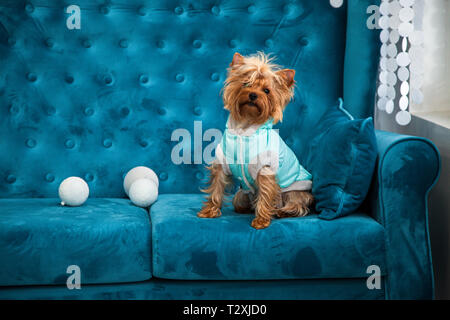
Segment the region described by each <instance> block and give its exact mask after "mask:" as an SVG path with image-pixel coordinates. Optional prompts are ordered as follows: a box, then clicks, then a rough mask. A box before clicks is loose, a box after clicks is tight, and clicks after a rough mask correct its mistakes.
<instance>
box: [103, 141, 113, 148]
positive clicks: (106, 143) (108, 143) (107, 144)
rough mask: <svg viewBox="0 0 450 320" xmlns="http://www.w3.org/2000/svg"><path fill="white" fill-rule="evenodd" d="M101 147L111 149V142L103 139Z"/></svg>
mask: <svg viewBox="0 0 450 320" xmlns="http://www.w3.org/2000/svg"><path fill="white" fill-rule="evenodd" d="M103 146H104V147H105V148H107V149H108V148H111V146H112V141H111V139H104V140H103Z"/></svg>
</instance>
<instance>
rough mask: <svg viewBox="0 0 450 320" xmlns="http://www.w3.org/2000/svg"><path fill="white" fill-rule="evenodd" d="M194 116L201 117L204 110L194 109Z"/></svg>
mask: <svg viewBox="0 0 450 320" xmlns="http://www.w3.org/2000/svg"><path fill="white" fill-rule="evenodd" d="M194 114H195V115H197V116H200V115H201V114H202V108H200V107H194Z"/></svg>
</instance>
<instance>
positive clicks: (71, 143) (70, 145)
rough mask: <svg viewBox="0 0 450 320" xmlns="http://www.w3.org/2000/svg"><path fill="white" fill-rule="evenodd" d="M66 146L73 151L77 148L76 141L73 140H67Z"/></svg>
mask: <svg viewBox="0 0 450 320" xmlns="http://www.w3.org/2000/svg"><path fill="white" fill-rule="evenodd" d="M64 146H65V147H66V148H67V149H73V147H75V141H73V140H72V139H67V140H66V141H65V142H64Z"/></svg>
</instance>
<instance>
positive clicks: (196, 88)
mask: <svg viewBox="0 0 450 320" xmlns="http://www.w3.org/2000/svg"><path fill="white" fill-rule="evenodd" d="M378 4H379V1H378V0H376V1H372V0H346V1H345V2H344V5H343V6H342V7H340V8H333V7H332V6H331V5H330V3H329V1H326V0H323V1H309V0H298V1H291V0H280V1H266V0H248V1H247V0H219V1H212V0H211V1H210V0H206V1H185V0H129V1H126V3H125V2H124V1H120V2H117V1H114V0H113V1H104V0H78V1H77V2H76V5H78V6H79V7H80V9H81V12H80V13H81V29H79V30H78V29H68V28H67V27H66V20H67V19H68V18H69V17H70V15H71V14H67V13H65V9H66V8H67V6H68V4H67V3H63V2H58V1H51V0H40V1H34V0H27V1H24V0H4V1H1V3H0V71H1V72H0V137H1V139H0V153H1V154H2V156H1V157H0V198H4V199H3V200H1V201H0V259H1V263H0V284H2V285H26V284H36V285H39V284H41V285H42V284H62V286H58V287H56V286H55V287H46V286H40V287H34V286H28V287H16V288H13V287H2V288H0V298H31V297H36V298H61V299H63V298H65V299H70V298H73V299H78V298H83V299H90V298H101V299H103V298H104V299H108V298H124V299H133V298H135V299H139V298H142V299H158V298H204V299H220V298H231V299H264V298H271V299H276V298H283V299H287V298H290V299H304V298H316V299H320V298H324V299H334V298H339V299H354V298H368V299H372V298H373V299H376V298H391V299H401V298H430V297H432V292H433V277H432V263H431V252H430V248H429V243H428V225H427V223H428V222H427V203H426V196H427V194H428V191H429V190H430V188H431V186H432V185H433V183H434V182H435V180H436V179H437V175H438V172H439V155H438V153H437V151H436V150H435V148H434V146H433V145H432V144H431V143H430V142H428V141H424V140H420V139H418V138H414V137H405V136H399V135H395V134H386V133H377V142H378V147H379V153H378V156H379V160H378V164H377V169H376V172H375V174H374V179H372V188H371V190H370V192H369V196H368V197H366V203H365V205H363V206H362V207H361V208H364V210H363V209H361V208H360V209H358V210H356V209H355V210H356V212H361V213H355V214H352V215H349V216H346V217H342V218H339V219H335V220H323V219H318V218H317V216H315V215H314V216H309V217H306V218H304V219H297V218H296V219H285V220H276V221H274V223H273V224H272V225H271V226H270V227H269V229H267V230H259V231H257V230H254V229H251V227H250V220H251V216H250V215H237V214H235V213H233V212H231V211H230V209H228V210H225V211H224V215H223V216H222V217H220V218H218V219H214V220H202V219H197V218H195V213H196V210H198V208H199V206H200V200H201V199H200V198H201V196H200V195H196V196H193V195H182V194H189V193H198V190H199V187H201V186H203V185H204V181H205V178H206V172H205V170H204V166H203V165H204V160H205V159H202V157H201V154H202V151H203V150H204V149H206V148H207V147H208V146H210V144H211V145H212V147H214V144H215V143H218V141H219V139H215V137H211V135H209V133H211V131H207V130H208V129H219V130H220V129H223V128H224V126H225V122H226V118H227V115H228V113H227V112H226V111H225V110H223V104H222V101H221V98H220V90H221V88H222V86H223V81H224V79H225V75H226V68H227V67H228V65H229V63H230V62H231V59H232V57H233V54H234V53H235V52H236V51H237V52H240V53H241V54H244V55H247V54H251V53H255V52H256V51H258V50H262V51H265V52H266V53H273V54H274V55H276V56H277V57H278V59H277V60H276V62H278V63H279V64H281V65H283V66H285V67H287V68H292V69H295V70H296V77H295V80H296V81H297V85H296V89H295V98H294V100H293V101H292V102H291V103H290V104H289V105H288V106H287V108H286V110H285V113H284V121H283V123H282V124H281V125H277V127H276V128H279V129H280V136H281V137H282V138H283V140H284V141H285V142H286V144H287V145H288V146H289V147H290V148H291V149H292V150H293V151H294V153H295V154H296V155H297V157H298V159H299V160H300V163H302V165H303V164H304V163H305V161H304V160H305V158H307V157H308V156H309V155H308V151H309V148H310V145H308V144H305V143H304V142H305V141H306V140H307V139H308V138H309V137H311V136H312V135H319V134H321V133H322V131H319V130H318V129H319V128H320V121H321V118H322V116H324V115H325V116H326V115H327V114H328V113H329V112H330V108H331V107H332V106H333V103H334V101H335V100H336V99H337V98H338V97H344V101H345V102H346V107H347V108H348V110H349V111H350V112H351V114H353V115H354V116H355V117H356V118H358V119H361V118H366V117H369V116H372V115H373V97H374V94H375V86H376V71H377V68H378V59H377V58H378V55H377V52H378V50H379V46H380V42H379V41H378V36H379V30H376V29H373V30H371V29H368V28H367V25H366V21H367V19H368V18H369V14H367V9H368V8H369V7H370V6H371V5H378ZM366 128H367V126H366ZM177 129H181V130H180V131H176V132H178V133H180V132H181V133H183V134H182V137H181V136H177V135H176V134H174V133H175V130H177ZM177 145H178V146H179V145H181V146H183V148H184V152H183V153H182V154H180V156H183V157H185V158H183V161H180V162H181V163H180V162H177V163H175V162H173V161H172V151H173V149H174V147H175V146H177ZM212 149H214V148H212ZM199 155H200V157H199ZM138 165H147V166H149V167H151V168H152V169H154V170H155V172H156V173H157V174H158V176H159V179H160V188H159V191H160V194H161V196H160V199H159V200H158V202H157V203H155V205H154V206H153V207H152V208H151V215H152V217H151V220H150V219H149V217H148V213H147V212H146V211H145V210H143V209H139V208H136V207H133V206H132V205H131V204H130V202H129V201H127V200H124V199H105V198H117V197H119V198H120V197H124V196H125V194H124V191H123V189H122V179H123V177H124V174H125V173H126V172H127V171H128V170H129V169H131V168H133V167H135V166H138ZM305 168H306V169H307V170H308V169H309V168H308V166H306V165H305ZM74 175H75V176H80V177H81V178H83V179H85V180H86V182H87V183H88V184H89V187H90V191H91V194H90V196H91V198H90V199H89V200H88V201H87V203H86V204H85V205H83V206H82V207H79V208H62V207H59V206H58V202H59V201H57V200H56V199H40V198H43V197H47V198H54V197H56V195H57V189H58V185H59V183H60V182H61V181H62V180H63V179H64V178H66V177H68V176H74ZM171 193H172V195H171ZM173 193H177V194H178V195H173ZM101 197H104V198H101ZM24 198H33V199H24ZM333 201H334V200H333ZM164 210H165V211H164ZM151 222H153V223H155V222H156V223H157V225H152V224H151ZM188 231H189V232H188ZM226 231H228V232H226ZM194 233H195V234H194ZM152 240H154V241H156V242H153V243H152ZM213 240H214V241H213ZM183 241H186V242H183ZM177 246H178V247H177ZM222 246H223V248H222ZM181 248H183V249H184V251H182V250H181ZM289 250H290V252H289ZM152 254H154V256H152ZM238 254H240V257H241V260H237V257H238ZM176 255H178V256H176ZM247 257H249V258H250V257H251V258H252V260H251V261H250V262H248V260H246V259H249V258H247ZM178 259H179V260H178ZM233 259H235V260H233ZM258 261H259V262H260V263H259V264H258V263H257V262H258ZM277 263H278V264H277ZM372 263H373V264H378V265H380V266H381V267H382V272H383V274H385V277H384V280H385V282H384V283H383V285H382V289H381V290H368V289H367V287H366V278H367V274H366V273H365V271H366V269H365V268H367V266H368V265H370V264H372ZM71 264H79V266H80V268H81V271H82V281H83V283H86V284H87V285H86V286H84V285H83V284H82V286H84V287H83V289H82V290H80V291H73V290H72V291H70V290H67V288H66V287H65V286H64V283H65V280H66V279H67V276H68V274H67V273H66V268H67V266H68V265H71ZM152 265H153V266H155V272H156V273H157V274H158V275H161V276H164V277H167V278H169V277H175V276H179V277H181V276H182V275H185V276H186V278H185V279H186V281H185V279H183V281H181V280H180V281H178V280H155V279H150V280H149V281H143V280H146V279H149V278H150V277H151V276H152V274H151V271H152V270H151V269H152ZM253 272H254V273H253ZM253 274H254V275H255V276H254V277H253V278H255V277H256V276H258V277H259V278H264V279H272V278H277V279H288V278H289V280H274V281H269V280H260V281H239V280H236V281H215V280H210V281H195V280H193V281H187V279H190V278H196V279H209V278H214V279H229V278H235V279H244V278H245V279H250V278H251V277H252V275H253ZM331 276H334V277H346V278H341V279H313V280H312V279H309V280H303V279H301V280H296V279H294V278H299V277H304V278H307V277H314V278H316V277H319V278H320V277H331ZM348 277H351V279H349V278H348ZM122 281H143V282H141V283H134V284H123V285H122V284H121V285H119V284H117V283H118V282H122ZM104 282H105V283H109V284H107V285H94V283H104ZM88 283H93V285H88Z"/></svg>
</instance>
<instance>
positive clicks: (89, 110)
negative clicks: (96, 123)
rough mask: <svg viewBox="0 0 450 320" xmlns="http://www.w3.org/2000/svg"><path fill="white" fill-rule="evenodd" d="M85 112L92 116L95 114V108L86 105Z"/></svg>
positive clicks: (87, 115)
mask: <svg viewBox="0 0 450 320" xmlns="http://www.w3.org/2000/svg"><path fill="white" fill-rule="evenodd" d="M83 113H84V115H85V116H86V117H90V116H92V115H93V114H94V109H92V108H91V107H86V108H84V110H83Z"/></svg>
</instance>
